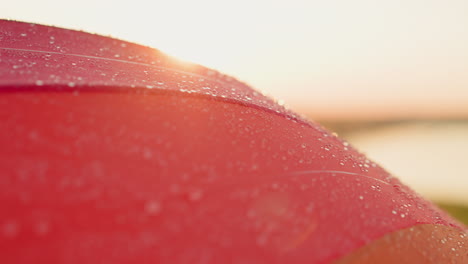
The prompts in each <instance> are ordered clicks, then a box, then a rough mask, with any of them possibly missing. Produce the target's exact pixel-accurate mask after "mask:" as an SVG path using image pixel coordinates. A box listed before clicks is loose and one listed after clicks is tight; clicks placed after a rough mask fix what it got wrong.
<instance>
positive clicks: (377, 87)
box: [0, 0, 468, 118]
mask: <svg viewBox="0 0 468 264" xmlns="http://www.w3.org/2000/svg"><path fill="white" fill-rule="evenodd" d="M1 6H2V7H1V9H0V17H4V18H11V19H17V20H23V21H28V22H38V23H44V24H51V25H56V26H61V27H68V28H73V29H82V30H85V31H90V32H94V33H100V34H104V35H112V36H114V37H117V38H120V39H125V40H129V41H132V42H137V43H141V44H144V45H148V46H152V47H155V48H158V49H161V50H163V51H166V52H168V53H169V54H171V55H175V56H177V57H179V58H181V59H185V60H189V61H193V62H197V63H200V64H202V65H205V66H208V67H212V68H216V69H219V70H220V71H222V72H225V73H227V74H229V75H232V76H235V77H237V78H239V79H240V80H243V81H246V82H247V83H249V84H251V85H252V86H254V87H255V88H257V89H260V90H262V91H264V92H266V93H268V94H271V95H273V96H274V97H276V98H279V99H283V100H284V101H285V102H286V104H288V105H290V106H291V107H292V108H294V109H297V110H300V111H302V112H308V113H311V114H312V116H314V117H317V118H327V117H328V118H339V117H347V116H354V117H364V118H366V117H375V116H376V115H378V116H381V117H384V116H392V115H406V114H410V115H411V114H412V115H419V116H424V115H429V116H431V115H432V116H434V115H435V116H438V115H452V116H453V115H455V116H456V115H458V116H464V117H467V116H468V48H467V47H468V15H467V14H468V1H466V0H444V1H440V0H438V1H436V0H400V1H398V0H394V1H378V0H353V1H348V0H342V1H340V0H329V1H323V0H317V1H316V0H307V1H306V0H302V1H300V0H283V1H275V0H266V1H263V0H260V1H253V0H236V1H222V0H197V1H193V0H189V1H181V0H170V1H168V0H164V1H158V0H153V1H144V0H132V1H117V0H100V1H95V0H79V1H64V0H41V1H36V0H29V1H28V0H15V1H4V2H3V3H2V5H1ZM395 110H400V111H395Z"/></svg>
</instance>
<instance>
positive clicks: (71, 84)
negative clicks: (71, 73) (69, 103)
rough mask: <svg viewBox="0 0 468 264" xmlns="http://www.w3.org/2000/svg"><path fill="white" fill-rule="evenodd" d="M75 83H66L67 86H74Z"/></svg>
mask: <svg viewBox="0 0 468 264" xmlns="http://www.w3.org/2000/svg"><path fill="white" fill-rule="evenodd" d="M75 85H76V84H75V83H74V82H69V83H68V86H69V87H75Z"/></svg>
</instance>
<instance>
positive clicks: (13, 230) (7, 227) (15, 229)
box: [2, 221, 19, 238]
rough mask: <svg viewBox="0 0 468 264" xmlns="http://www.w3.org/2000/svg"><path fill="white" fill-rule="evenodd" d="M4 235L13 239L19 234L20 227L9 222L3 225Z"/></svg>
mask: <svg viewBox="0 0 468 264" xmlns="http://www.w3.org/2000/svg"><path fill="white" fill-rule="evenodd" d="M2 231H3V235H5V236H6V237H10V238H13V237H15V236H16V235H17V234H18V233H19V225H18V223H16V222H14V221H8V222H6V223H5V224H4V225H3V228H2Z"/></svg>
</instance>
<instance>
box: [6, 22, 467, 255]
mask: <svg viewBox="0 0 468 264" xmlns="http://www.w3.org/2000/svg"><path fill="white" fill-rule="evenodd" d="M0 52H1V57H0V93H1V94H0V109H1V110H0V131H1V136H0V146H1V147H0V175H1V177H0V199H1V201H2V202H1V205H0V207H1V209H2V210H1V211H0V253H1V254H0V255H1V258H2V259H3V260H2V263H171V264H172V263H328V262H331V261H335V260H339V261H343V262H352V261H359V259H360V258H361V259H362V258H364V259H367V260H369V261H372V260H374V261H375V258H377V259H378V258H379V257H382V256H385V258H388V259H391V256H393V257H395V258H397V257H401V259H403V260H406V261H407V262H411V261H413V262H412V263H414V261H416V262H417V261H418V260H433V261H439V262H440V261H442V262H444V261H446V260H452V261H454V262H455V263H463V261H466V260H467V258H468V256H467V242H466V241H467V237H466V233H465V231H463V228H464V227H463V226H462V225H461V224H459V223H457V222H456V221H454V220H452V219H450V218H449V217H448V216H447V215H446V214H445V213H443V212H442V211H440V210H439V209H437V208H436V207H435V206H434V205H432V204H431V203H429V202H427V201H425V200H424V199H422V198H421V197H420V196H418V195H417V194H415V193H414V192H413V191H411V190H410V189H409V188H407V187H405V186H404V185H402V184H401V183H400V182H399V181H398V180H397V179H396V178H394V177H392V176H391V175H389V173H387V172H386V171H385V170H383V169H382V168H380V167H379V166H378V165H376V164H375V163H373V162H372V161H371V160H369V159H367V158H366V157H365V156H364V155H362V154H360V153H359V152H358V151H356V150H355V149H354V148H353V147H352V146H350V145H349V144H348V143H347V142H344V141H342V140H341V139H339V138H338V137H337V136H336V135H334V134H332V133H330V132H329V131H326V130H325V129H323V128H322V127H321V126H320V125H318V124H315V123H312V122H310V121H307V120H305V119H303V118H301V117H300V116H298V115H296V114H294V113H292V112H291V111H289V110H287V109H284V108H283V107H282V106H281V105H279V104H277V103H276V102H274V101H273V100H271V99H269V98H267V97H265V96H264V95H262V94H260V93H258V92H256V91H255V90H253V89H251V88H250V87H248V86H247V85H245V84H243V83H240V82H238V81H236V80H234V79H233V78H230V77H228V76H225V75H222V74H220V73H218V72H216V71H213V70H209V69H206V68H204V67H202V66H198V65H193V64H187V63H183V62H180V61H176V60H174V59H172V58H170V57H168V56H165V55H164V54H161V53H160V52H159V51H157V50H154V49H150V48H147V47H143V46H139V45H136V44H132V43H128V42H123V41H119V40H115V39H111V38H107V37H102V36H97V35H92V34H87V33H83V32H77V31H70V30H65V29H59V28H53V27H48V26H41V25H35V24H26V23H19V22H12V21H0ZM414 243H416V244H414ZM372 245H374V247H372ZM379 245H380V246H379ZM418 245H421V246H418ZM384 248H386V249H385V250H384ZM410 251H415V252H417V254H410V253H407V252H410ZM405 252H406V253H405ZM363 256H364V257H363ZM373 258H374V259H373ZM457 261H459V262H457Z"/></svg>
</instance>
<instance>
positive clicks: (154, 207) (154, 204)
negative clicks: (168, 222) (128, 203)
mask: <svg viewBox="0 0 468 264" xmlns="http://www.w3.org/2000/svg"><path fill="white" fill-rule="evenodd" d="M145 212H146V213H148V214H150V215H156V214H159V212H161V204H160V203H159V201H156V200H149V201H147V202H146V204H145Z"/></svg>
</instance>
